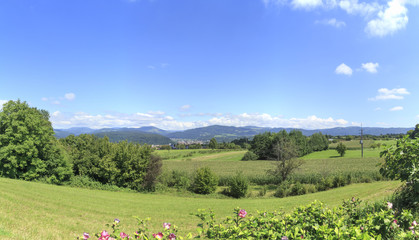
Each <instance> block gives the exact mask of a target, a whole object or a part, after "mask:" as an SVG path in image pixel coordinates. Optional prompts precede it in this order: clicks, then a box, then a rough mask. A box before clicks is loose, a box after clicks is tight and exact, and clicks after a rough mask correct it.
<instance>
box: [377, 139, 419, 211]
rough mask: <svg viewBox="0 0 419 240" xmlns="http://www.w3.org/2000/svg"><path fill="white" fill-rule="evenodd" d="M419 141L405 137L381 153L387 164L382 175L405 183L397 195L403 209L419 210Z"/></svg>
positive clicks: (383, 167)
mask: <svg viewBox="0 0 419 240" xmlns="http://www.w3.org/2000/svg"><path fill="white" fill-rule="evenodd" d="M418 156H419V139H417V138H416V139H411V138H408V136H405V137H404V138H402V139H398V140H397V143H396V145H393V146H391V147H389V148H387V149H386V150H384V151H382V152H381V153H380V157H384V159H385V162H384V163H383V165H382V166H381V168H380V173H381V174H382V175H383V176H385V177H388V178H390V179H392V180H401V181H403V182H404V186H403V188H402V189H401V190H400V192H399V193H398V195H396V200H397V201H398V202H399V203H401V204H400V205H401V206H402V207H408V208H413V209H415V210H416V211H418V209H419V158H418Z"/></svg>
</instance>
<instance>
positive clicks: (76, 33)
mask: <svg viewBox="0 0 419 240" xmlns="http://www.w3.org/2000/svg"><path fill="white" fill-rule="evenodd" d="M418 29H419V0H390V1H358V0H288V1H287V0H178V1H173V0H152V1H151V0H137V1H135V0H107V1H103V0H62V1H56V0H2V1H0V103H3V102H5V101H7V100H17V99H21V100H24V101H27V102H28V103H29V104H30V105H31V106H33V107H37V108H41V109H46V110H48V111H49V112H50V114H51V119H50V120H51V122H52V123H53V126H54V127H55V128H69V127H82V126H83V127H92V128H102V127H141V126H156V127H159V128H162V129H166V130H183V129H189V128H194V127H202V126H208V125H213V124H220V125H228V126H249V125H252V126H263V127H296V128H305V129H315V128H331V127H343V126H353V125H355V126H359V125H360V124H361V123H362V124H363V126H369V127H374V126H376V127H413V126H414V125H415V124H416V123H418V122H419V108H418V107H417V103H418V102H419V93H418V91H419V84H418V80H419V79H418V78H419V56H418V53H419V45H418V43H419V31H418Z"/></svg>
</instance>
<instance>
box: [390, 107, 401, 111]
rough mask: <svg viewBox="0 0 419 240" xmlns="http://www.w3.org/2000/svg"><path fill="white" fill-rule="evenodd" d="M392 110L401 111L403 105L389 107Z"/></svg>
mask: <svg viewBox="0 0 419 240" xmlns="http://www.w3.org/2000/svg"><path fill="white" fill-rule="evenodd" d="M389 110H390V111H392V112H393V111H401V110H403V107H402V106H397V107H393V108H390V109H389Z"/></svg>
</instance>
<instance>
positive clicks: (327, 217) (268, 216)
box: [78, 198, 419, 240]
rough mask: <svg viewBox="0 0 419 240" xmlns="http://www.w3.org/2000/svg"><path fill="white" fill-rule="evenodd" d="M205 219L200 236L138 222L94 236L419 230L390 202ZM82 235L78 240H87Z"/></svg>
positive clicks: (353, 234)
mask: <svg viewBox="0 0 419 240" xmlns="http://www.w3.org/2000/svg"><path fill="white" fill-rule="evenodd" d="M195 216H197V217H198V218H200V219H201V223H200V224H198V228H197V233H196V234H191V233H189V234H188V235H186V236H184V237H183V236H180V235H179V234H178V232H177V231H178V228H177V227H176V226H173V227H172V225H171V224H170V223H163V230H162V231H161V232H150V231H149V230H148V227H147V224H146V223H147V221H149V219H146V220H141V219H139V218H137V219H138V223H139V227H138V230H137V231H135V232H133V233H132V234H127V233H124V232H121V231H120V230H119V220H118V219H115V220H114V222H113V224H112V225H108V227H111V228H112V232H107V231H106V230H104V231H102V232H100V233H97V234H95V236H96V237H97V239H101V240H103V239H107V240H110V239H153V238H155V239H170V240H174V239H191V238H204V239H283V240H286V239H336V240H337V239H362V240H368V239H371V240H372V239H418V238H419V234H418V231H419V226H418V224H417V222H416V221H415V219H414V217H413V215H412V213H411V212H410V210H400V211H398V210H395V209H393V204H392V203H390V202H383V203H379V204H374V205H366V206H364V207H361V201H360V200H359V199H356V198H352V199H351V200H348V201H344V202H343V203H342V205H340V206H339V207H336V208H333V209H329V208H327V207H326V206H325V205H324V204H323V203H321V202H318V201H315V202H313V203H311V204H309V205H307V206H302V207H298V208H296V209H295V210H294V211H293V212H292V213H289V214H285V213H282V212H278V211H274V212H265V211H258V212H257V213H256V214H248V213H247V212H246V210H245V209H241V208H239V207H237V208H235V209H234V211H233V215H232V216H228V217H226V218H225V219H224V220H221V221H220V220H218V218H216V217H215V214H214V212H213V211H211V210H209V211H206V210H199V211H198V213H196V214H195ZM88 238H91V236H90V235H89V234H88V233H84V234H83V236H81V237H79V238H78V239H88Z"/></svg>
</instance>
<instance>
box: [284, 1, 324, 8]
mask: <svg viewBox="0 0 419 240" xmlns="http://www.w3.org/2000/svg"><path fill="white" fill-rule="evenodd" d="M291 5H292V6H293V7H294V8H304V9H312V8H316V7H320V6H323V2H322V0H292V2H291Z"/></svg>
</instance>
